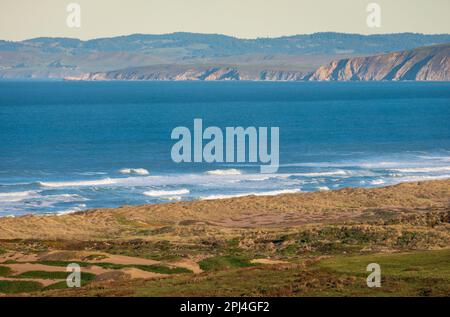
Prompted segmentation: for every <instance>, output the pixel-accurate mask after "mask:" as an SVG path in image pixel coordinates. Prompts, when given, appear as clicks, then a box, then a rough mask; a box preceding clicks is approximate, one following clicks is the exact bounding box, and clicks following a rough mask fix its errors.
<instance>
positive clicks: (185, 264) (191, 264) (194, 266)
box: [169, 259, 203, 274]
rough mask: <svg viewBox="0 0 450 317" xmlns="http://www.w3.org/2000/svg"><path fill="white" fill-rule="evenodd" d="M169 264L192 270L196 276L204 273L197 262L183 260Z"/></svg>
mask: <svg viewBox="0 0 450 317" xmlns="http://www.w3.org/2000/svg"><path fill="white" fill-rule="evenodd" d="M169 264H170V265H172V266H177V267H182V268H185V269H188V270H191V271H192V272H194V273H195V274H199V273H202V272H203V270H202V269H201V268H200V266H199V265H198V263H197V262H195V261H194V260H190V259H183V260H181V261H177V262H170V263H169Z"/></svg>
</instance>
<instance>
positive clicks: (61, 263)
mask: <svg viewBox="0 0 450 317" xmlns="http://www.w3.org/2000/svg"><path fill="white" fill-rule="evenodd" d="M34 263H38V264H43V265H49V266H62V267H67V266H68V265H69V264H72V263H76V264H78V265H79V266H81V267H88V266H90V265H92V264H91V263H88V262H82V261H37V262H34Z"/></svg>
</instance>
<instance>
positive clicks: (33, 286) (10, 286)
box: [0, 280, 42, 294]
mask: <svg viewBox="0 0 450 317" xmlns="http://www.w3.org/2000/svg"><path fill="white" fill-rule="evenodd" d="M41 289H42V284H41V283H38V282H33V281H1V280H0V293H4V294H18V293H30V292H35V291H39V290H41Z"/></svg>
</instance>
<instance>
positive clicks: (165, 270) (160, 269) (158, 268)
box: [37, 261, 192, 274]
mask: <svg viewBox="0 0 450 317" xmlns="http://www.w3.org/2000/svg"><path fill="white" fill-rule="evenodd" d="M37 263H39V264H45V265H50V266H61V267H65V266H67V265H69V264H70V263H77V264H79V265H80V266H81V267H88V266H93V265H95V266H100V267H103V268H105V269H112V270H120V269H124V268H137V269H140V270H143V271H148V272H154V273H161V274H180V273H192V271H190V270H188V269H186V268H180V267H174V268H171V267H168V266H163V265H138V264H126V265H125V264H116V263H108V262H98V263H90V262H79V261H72V262H70V261H39V262H37Z"/></svg>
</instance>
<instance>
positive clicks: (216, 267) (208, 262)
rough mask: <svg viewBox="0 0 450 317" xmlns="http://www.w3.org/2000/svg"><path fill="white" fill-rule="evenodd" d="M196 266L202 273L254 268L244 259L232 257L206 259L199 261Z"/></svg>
mask: <svg viewBox="0 0 450 317" xmlns="http://www.w3.org/2000/svg"><path fill="white" fill-rule="evenodd" d="M198 264H199V266H200V268H201V269H202V270H203V271H222V270H229V269H235V268H243V267H251V266H255V264H252V263H250V261H249V259H247V258H245V257H239V256H232V255H224V256H215V257H211V258H207V259H204V260H202V261H200V262H199V263H198Z"/></svg>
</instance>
